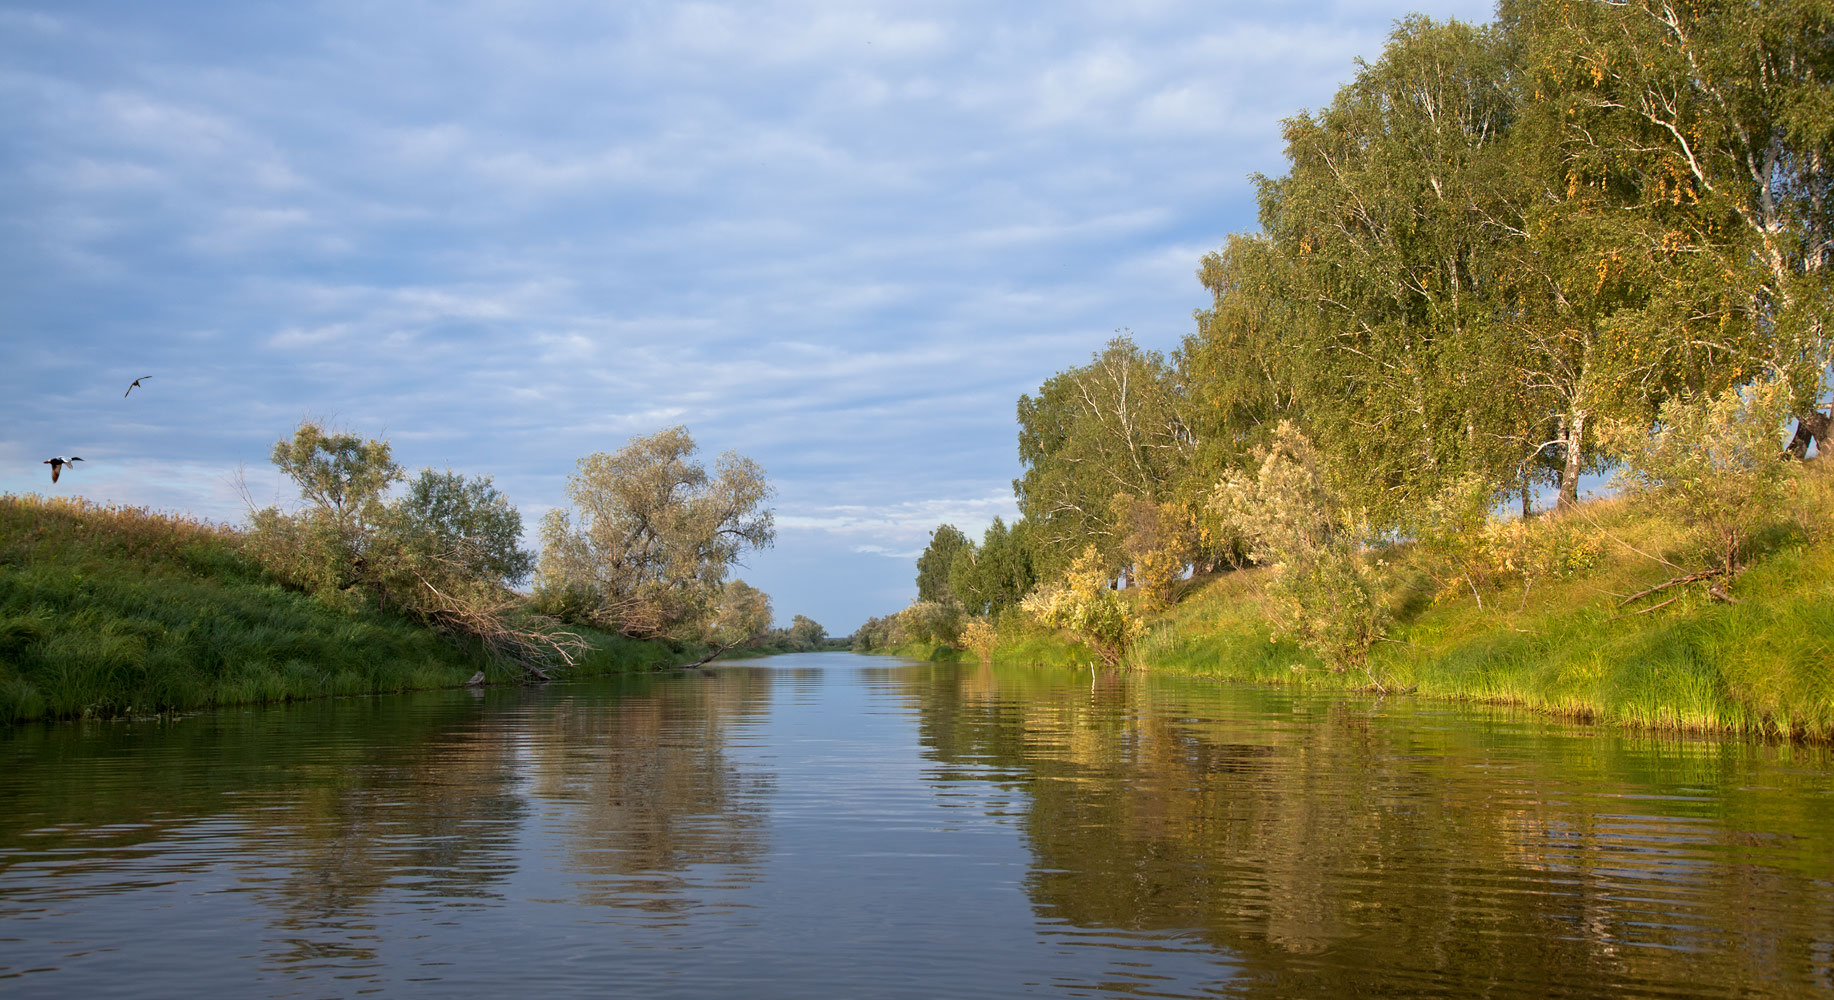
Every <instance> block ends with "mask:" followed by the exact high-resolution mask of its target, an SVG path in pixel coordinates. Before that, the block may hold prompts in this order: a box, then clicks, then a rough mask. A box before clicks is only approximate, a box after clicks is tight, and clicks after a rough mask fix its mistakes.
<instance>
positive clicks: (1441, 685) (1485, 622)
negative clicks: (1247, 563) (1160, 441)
mask: <svg viewBox="0 0 1834 1000" xmlns="http://www.w3.org/2000/svg"><path fill="white" fill-rule="evenodd" d="M1814 464H1815V465H1817V466H1819V465H1820V464H1822V463H1814ZM1816 474H1817V476H1818V477H1819V478H1821V479H1822V480H1823V481H1824V485H1825V481H1826V479H1827V472H1826V470H1820V469H1818V470H1816ZM1823 499H1825V498H1824V497H1816V498H1815V499H1814V502H1813V503H1811V504H1809V505H1808V506H1807V507H1806V509H1804V510H1799V511H1797V512H1795V514H1796V515H1799V516H1798V517H1797V518H1795V520H1794V521H1793V522H1791V523H1797V524H1799V523H1809V521H1810V520H1811V519H1812V518H1816V517H1825V516H1826V514H1827V512H1826V511H1825V510H1823V509H1822V508H1823V507H1824V506H1825V504H1824V503H1822V502H1821V501H1822V500H1823ZM1571 516H1574V517H1581V518H1584V519H1585V521H1586V523H1587V524H1588V525H1589V526H1590V530H1595V531H1596V532H1597V537H1598V538H1599V539H1600V540H1601V546H1602V548H1601V552H1600V553H1599V556H1598V558H1597V560H1596V564H1595V565H1593V566H1592V567H1590V568H1589V569H1588V570H1586V571H1585V572H1582V573H1577V574H1574V575H1573V576H1571V577H1569V578H1565V579H1558V580H1543V581H1540V582H1538V583H1536V584H1534V585H1532V586H1524V585H1521V584H1520V583H1516V584H1511V585H1496V586H1488V587H1485V586H1470V587H1466V586H1465V585H1464V583H1463V582H1459V584H1458V586H1457V587H1456V588H1450V589H1448V588H1447V587H1446V586H1445V581H1444V574H1443V572H1440V573H1438V574H1437V575H1436V574H1435V572H1434V568H1433V567H1432V566H1431V564H1430V560H1429V559H1427V558H1426V557H1425V556H1423V555H1421V554H1419V553H1415V552H1413V551H1412V550H1411V547H1409V546H1406V545H1398V546H1392V547H1390V548H1388V549H1385V550H1383V551H1382V552H1381V553H1380V558H1381V560H1382V562H1383V563H1384V564H1385V569H1384V572H1385V574H1386V576H1387V578H1388V581H1389V587H1388V589H1389V592H1390V603H1391V605H1392V606H1393V608H1394V611H1395V624H1394V625H1393V626H1392V627H1391V628H1390V629H1389V631H1388V635H1387V636H1386V638H1385V639H1384V640H1383V641H1381V642H1378V643H1376V644H1375V646H1374V647H1373V648H1372V649H1371V650H1370V653H1369V659H1368V663H1367V665H1366V667H1365V668H1364V669H1361V670H1355V669H1353V670H1346V671H1343V672H1333V671H1332V670H1331V669H1330V668H1329V667H1328V666H1327V665H1326V664H1325V663H1324V662H1322V661H1321V660H1320V659H1319V658H1318V657H1317V656H1315V655H1313V654H1312V653H1311V652H1309V651H1307V650H1305V649H1303V648H1301V647H1300V646H1298V645H1297V644H1296V643H1294V642H1292V641H1290V640H1287V639H1283V638H1280V637H1278V634H1277V631H1278V630H1277V629H1276V628H1275V627H1274V625H1273V624H1272V621H1271V617H1270V616H1269V615H1268V614H1267V613H1266V608H1267V607H1268V599H1269V598H1268V594H1267V581H1268V579H1269V576H1268V574H1269V573H1270V572H1271V571H1270V570H1267V569H1246V570H1238V571H1233V572H1225V573H1221V574H1217V575H1215V576H1211V577H1208V578H1204V579H1200V580H1196V581H1192V582H1191V583H1190V584H1188V585H1187V587H1186V589H1185V592H1184V593H1183V594H1182V595H1180V597H1179V599H1178V600H1176V601H1175V603H1173V604H1172V605H1171V606H1170V607H1169V608H1165V609H1162V610H1159V611H1157V612H1154V613H1151V614H1149V615H1147V616H1146V629H1145V632H1144V634H1143V636H1142V637H1141V638H1140V639H1139V640H1138V641H1136V642H1135V643H1134V644H1133V646H1132V647H1131V648H1130V649H1129V650H1128V652H1127V654H1126V656H1125V657H1124V659H1123V661H1122V664H1121V665H1122V666H1123V667H1125V668H1128V669H1136V670H1145V671H1153V672H1159V673H1166V674H1173V675H1179V676H1188V677H1197V678H1207V679H1212V680H1217V681H1223V682H1229V683H1239V684H1251V685H1258V686H1276V687H1284V688H1289V689H1294V690H1300V691H1307V692H1318V693H1342V694H1358V695H1366V694H1371V693H1378V694H1379V693H1388V694H1410V695H1414V696H1417V697H1421V698H1430V699H1434V700H1438V701H1445V702H1463V703H1472V704H1484V705H1498V706H1512V707H1517V708H1522V709H1526V710H1529V711H1533V712H1536V713H1538V714H1542V715H1546V716H1549V717H1554V718H1560V719H1565V720H1571V721H1581V722H1590V723H1596V724H1603V725H1612V726H1618V727H1623V728H1628V729H1636V730H1642V731H1651V732H1675V733H1690V734H1713V735H1732V736H1752V737H1761V738H1770V739H1790V740H1798V741H1805V742H1817V743H1826V742H1834V551H1830V548H1831V547H1830V546H1829V545H1828V544H1827V543H1826V541H1825V540H1820V539H1817V538H1814V537H1812V536H1813V534H1814V533H1813V532H1806V531H1803V530H1800V529H1799V528H1796V527H1792V526H1790V523H1785V522H1786V521H1789V520H1790V519H1780V520H1779V522H1778V525H1776V526H1773V528H1772V530H1770V531H1769V532H1768V534H1767V535H1765V536H1764V537H1763V538H1762V539H1761V541H1760V543H1759V545H1758V546H1757V549H1756V551H1755V552H1754V554H1753V557H1752V558H1751V559H1750V561H1749V562H1748V564H1747V565H1746V567H1745V569H1744V571H1743V572H1742V573H1741V574H1740V575H1739V576H1738V578H1737V580H1736V581H1735V582H1734V584H1733V585H1732V587H1731V596H1732V600H1731V601H1724V600H1717V599H1714V597H1713V596H1712V595H1710V593H1709V592H1708V590H1707V587H1706V586H1705V585H1704V584H1700V585H1691V586H1687V587H1677V588H1674V589H1672V590H1670V591H1666V592H1664V595H1663V596H1668V595H1673V596H1674V597H1675V598H1676V599H1675V601H1674V602H1673V603H1672V604H1670V605H1667V606H1661V607H1656V608H1649V605H1650V604H1651V603H1653V602H1651V601H1644V602H1642V603H1638V604H1630V605H1626V604H1625V602H1624V596H1625V595H1632V594H1635V593H1637V592H1638V591H1641V590H1643V589H1645V588H1648V587H1652V586H1655V585H1658V584H1660V583H1662V582H1663V581H1664V580H1666V579H1668V578H1670V577H1672V576H1673V575H1675V570H1674V567H1673V566H1672V565H1669V564H1666V563H1665V561H1664V559H1663V558H1658V557H1663V556H1664V554H1665V553H1666V554H1667V556H1673V557H1675V558H1674V559H1673V560H1670V561H1679V560H1680V557H1679V555H1678V554H1677V552H1676V551H1675V548H1674V543H1675V534H1674V527H1673V525H1672V524H1668V523H1665V522H1664V521H1663V520H1662V519H1661V518H1659V517H1651V516H1649V515H1648V513H1647V512H1645V511H1642V510H1639V509H1637V508H1635V507H1633V506H1631V505H1629V504H1627V503H1626V502H1624V501H1620V500H1602V501H1594V502H1592V503H1590V504H1587V505H1584V507H1583V508H1582V510H1580V511H1578V512H1576V513H1575V514H1573V515H1571ZM1652 553H1653V554H1654V555H1653V556H1652V555H1651V554H1652ZM1645 609H1649V610H1645ZM872 652H874V653H879V652H884V653H888V654H892V655H904V656H913V657H915V658H918V659H925V660H949V659H958V660H969V661H973V660H978V659H980V657H979V656H977V655H976V654H974V653H973V652H969V651H966V650H957V649H953V648H952V647H947V646H941V647H939V646H937V645H936V644H929V643H912V644H907V645H905V646H900V647H895V648H890V649H885V650H873V651H872ZM988 659H989V660H990V661H991V662H996V663H1027V664H1036V665H1044V666H1059V667H1077V668H1087V667H1091V666H1094V665H1096V664H1099V663H1100V660H1099V658H1098V657H1097V656H1096V654H1095V653H1094V651H1093V650H1091V649H1089V648H1088V647H1086V646H1084V645H1082V644H1080V643H1077V642H1075V641H1074V640H1073V639H1072V638H1071V637H1070V636H1068V635H1067V634H1066V633H1060V632H1053V631H1048V630H1044V629H1041V628H1038V627H1037V626H1035V625H1030V624H1027V623H1025V622H1024V620H1023V619H1022V617H1021V616H1017V615H1008V616H1005V617H1003V618H1002V620H1001V622H1000V623H999V629H998V632H997V640H996V642H995V644H994V646H993V647H992V649H991V650H990V651H989V655H988Z"/></svg>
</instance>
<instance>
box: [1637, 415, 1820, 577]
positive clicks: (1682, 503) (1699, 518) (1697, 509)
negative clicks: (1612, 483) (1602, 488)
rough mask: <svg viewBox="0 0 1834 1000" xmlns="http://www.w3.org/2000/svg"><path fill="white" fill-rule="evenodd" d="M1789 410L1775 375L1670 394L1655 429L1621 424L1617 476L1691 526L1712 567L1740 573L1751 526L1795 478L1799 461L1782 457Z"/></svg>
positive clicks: (1775, 506) (1761, 519)
mask: <svg viewBox="0 0 1834 1000" xmlns="http://www.w3.org/2000/svg"><path fill="white" fill-rule="evenodd" d="M1789 416H1790V396H1789V392H1788V388H1787V387H1786V386H1785V385H1784V384H1783V383H1781V382H1780V381H1776V380H1767V381H1763V382H1759V383H1756V384H1754V385H1750V386H1747V387H1745V388H1744V389H1742V390H1737V389H1735V390H1728V391H1726V392H1724V393H1721V394H1720V395H1719V396H1717V397H1705V396H1695V397H1687V398H1676V399H1672V400H1670V401H1669V402H1667V403H1665V404H1663V406H1662V410H1661V413H1660V415H1659V416H1658V418H1657V421H1656V426H1655V429H1654V430H1653V431H1651V432H1649V433H1647V434H1642V435H1637V434H1634V433H1631V432H1626V431H1624V430H1622V429H1619V430H1618V431H1617V436H1618V439H1619V441H1620V447H1621V448H1622V453H1623V457H1624V467H1623V470H1622V471H1621V473H1620V474H1619V476H1618V483H1619V485H1620V486H1621V487H1622V488H1623V489H1624V490H1625V491H1626V492H1628V493H1631V494H1635V495H1638V496H1641V497H1643V498H1644V499H1646V500H1647V501H1649V502H1650V503H1652V504H1654V505H1655V506H1656V507H1657V508H1658V509H1659V510H1661V511H1662V512H1664V513H1666V514H1668V515H1670V516H1672V517H1674V518H1675V519H1676V520H1677V521H1678V522H1680V523H1681V524H1682V525H1683V526H1684V527H1686V528H1687V529H1688V530H1689V532H1690V534H1691V539H1690V541H1691V542H1692V543H1693V546H1694V548H1695V550H1696V553H1697V555H1698V556H1699V557H1700V558H1703V559H1704V560H1705V561H1706V562H1707V563H1708V565H1709V568H1710V570H1711V571H1716V572H1718V573H1722V574H1726V575H1733V574H1736V573H1737V572H1738V571H1739V570H1740V569H1741V568H1742V567H1743V565H1744V559H1745V555H1746V547H1747V545H1748V544H1749V542H1750V540H1751V536H1752V533H1753V531H1754V529H1757V528H1760V527H1762V526H1763V525H1764V523H1765V518H1766V517H1767V516H1768V515H1769V514H1770V513H1771V512H1772V511H1775V510H1778V509H1780V508H1782V507H1783V506H1784V503H1785V501H1786V499H1787V498H1788V496H1789V494H1790V492H1791V490H1792V489H1793V488H1794V486H1795V484H1796V473H1797V469H1798V468H1799V467H1798V466H1797V465H1796V464H1795V463H1793V462H1788V461H1785V460H1784V451H1783V444H1782V441H1783V425H1784V422H1785V421H1786V420H1787V419H1788V418H1789Z"/></svg>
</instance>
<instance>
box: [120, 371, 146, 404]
mask: <svg viewBox="0 0 1834 1000" xmlns="http://www.w3.org/2000/svg"><path fill="white" fill-rule="evenodd" d="M152 377H153V376H151V375H142V376H140V377H139V378H137V379H135V380H134V382H133V385H130V386H128V387H127V392H133V391H134V386H137V385H139V384H140V383H141V382H142V381H144V380H146V379H149V378H152ZM127 392H124V393H122V394H121V398H122V399H126V398H127Z"/></svg>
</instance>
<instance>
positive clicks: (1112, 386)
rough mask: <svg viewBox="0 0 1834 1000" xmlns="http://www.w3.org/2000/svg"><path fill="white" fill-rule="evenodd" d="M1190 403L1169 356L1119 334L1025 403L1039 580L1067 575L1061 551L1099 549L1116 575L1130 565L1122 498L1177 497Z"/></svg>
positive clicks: (1028, 495) (1022, 498)
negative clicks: (1118, 505) (1120, 514)
mask: <svg viewBox="0 0 1834 1000" xmlns="http://www.w3.org/2000/svg"><path fill="white" fill-rule="evenodd" d="M1187 405H1188V401H1187V400H1186V398H1185V396H1184V394H1183V393H1182V391H1181V389H1180V387H1179V385H1178V382H1177V379H1176V378H1175V377H1174V374H1173V371H1172V369H1171V368H1170V367H1169V366H1168V365H1167V364H1166V361H1165V359H1164V357H1163V356H1161V355H1160V354H1158V353H1157V352H1154V351H1143V350H1141V349H1140V348H1139V347H1138V346H1136V345H1135V344H1134V342H1133V341H1132V340H1131V339H1129V338H1128V337H1126V336H1120V337H1116V338H1115V339H1114V340H1112V341H1110V342H1109V344H1108V346H1107V347H1106V348H1105V349H1104V350H1103V351H1102V352H1101V353H1100V354H1097V355H1096V356H1095V357H1094V358H1092V359H1091V360H1090V362H1089V364H1088V365H1085V366H1083V367H1079V368H1071V369H1069V370H1067V371H1064V372H1060V373H1058V374H1057V375H1054V376H1052V377H1051V378H1050V379H1048V380H1046V381H1045V383H1044V384H1043V385H1042V386H1040V387H1039V390H1038V394H1037V395H1036V396H1031V395H1025V396H1021V397H1019V461H1020V463H1021V464H1022V465H1023V466H1024V468H1025V472H1024V475H1022V476H1021V477H1020V478H1019V479H1018V480H1015V481H1014V483H1013V490H1014V492H1015V493H1016V494H1017V495H1018V499H1019V509H1020V510H1021V511H1023V512H1024V514H1025V519H1026V522H1027V523H1028V524H1029V525H1031V530H1032V531H1033V532H1035V533H1036V538H1037V542H1038V544H1037V546H1036V547H1035V548H1034V550H1033V551H1034V560H1035V565H1036V568H1037V572H1038V575H1039V576H1040V577H1041V578H1042V577H1047V576H1052V575H1056V574H1058V573H1061V572H1062V571H1063V569H1064V566H1063V562H1062V560H1063V558H1064V556H1063V555H1061V554H1060V553H1063V552H1065V551H1070V552H1074V551H1077V550H1078V549H1077V548H1076V547H1078V546H1082V547H1086V546H1088V545H1094V546H1096V548H1097V550H1098V551H1099V552H1100V553H1101V557H1102V560H1103V564H1104V565H1105V566H1107V567H1108V568H1109V570H1110V571H1111V575H1113V574H1117V573H1119V572H1120V571H1121V570H1122V569H1123V568H1124V567H1123V566H1122V561H1123V558H1124V557H1123V555H1122V553H1121V540H1122V536H1123V535H1124V533H1125V532H1124V529H1123V528H1122V527H1121V526H1120V524H1119V523H1118V521H1117V518H1116V514H1115V511H1114V507H1113V498H1114V496H1115V494H1116V493H1117V492H1124V493H1127V494H1129V495H1131V496H1135V497H1140V498H1144V499H1147V500H1150V501H1152V502H1155V503H1157V502H1160V501H1163V500H1165V499H1168V498H1169V497H1170V495H1171V494H1172V492H1173V491H1174V488H1175V484H1176V483H1177V482H1178V480H1179V478H1180V476H1181V475H1182V474H1183V472H1184V471H1185V470H1186V468H1187V467H1188V464H1189V459H1190V457H1191V456H1192V455H1193V454H1195V451H1196V442H1195V439H1194V437H1193V436H1192V433H1191V430H1190V422H1189V420H1188V419H1186V415H1185V412H1184V411H1185V409H1186V407H1187Z"/></svg>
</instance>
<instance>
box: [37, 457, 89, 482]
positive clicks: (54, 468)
mask: <svg viewBox="0 0 1834 1000" xmlns="http://www.w3.org/2000/svg"><path fill="white" fill-rule="evenodd" d="M81 461H82V459H80V458H65V457H63V456H62V455H59V456H58V457H56V458H47V459H45V464H46V465H48V466H50V467H51V481H52V482H54V483H55V482H57V474H58V473H60V472H62V471H64V466H66V465H69V464H70V463H71V462H81Z"/></svg>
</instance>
